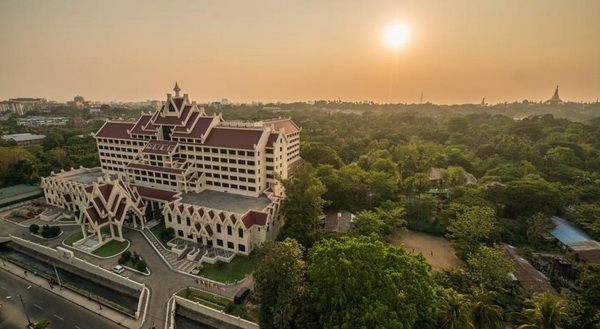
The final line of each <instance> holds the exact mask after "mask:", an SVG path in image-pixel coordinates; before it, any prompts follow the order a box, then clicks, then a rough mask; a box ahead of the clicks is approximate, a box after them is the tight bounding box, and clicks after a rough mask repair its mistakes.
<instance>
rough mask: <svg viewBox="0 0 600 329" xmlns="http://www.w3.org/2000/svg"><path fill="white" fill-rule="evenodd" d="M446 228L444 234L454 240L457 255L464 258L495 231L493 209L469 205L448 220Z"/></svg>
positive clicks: (495, 224)
mask: <svg viewBox="0 0 600 329" xmlns="http://www.w3.org/2000/svg"><path fill="white" fill-rule="evenodd" d="M447 230H448V233H447V234H446V236H447V237H449V238H450V239H452V240H454V245H455V247H456V250H457V251H458V255H459V256H460V257H461V258H463V259H464V258H466V257H467V256H468V255H469V254H471V253H473V252H475V251H476V250H477V248H478V247H479V245H480V244H481V242H484V241H486V240H488V239H489V238H490V236H491V235H492V233H494V232H495V231H497V223H496V216H495V211H494V209H492V208H488V207H481V206H474V207H470V208H469V209H468V210H466V211H464V212H463V213H462V214H459V215H457V219H456V220H454V221H452V222H450V224H449V225H448V227H447Z"/></svg>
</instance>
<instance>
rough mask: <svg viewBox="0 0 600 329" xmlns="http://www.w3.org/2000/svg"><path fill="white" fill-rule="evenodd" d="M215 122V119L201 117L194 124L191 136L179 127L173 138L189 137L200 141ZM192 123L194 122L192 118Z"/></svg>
mask: <svg viewBox="0 0 600 329" xmlns="http://www.w3.org/2000/svg"><path fill="white" fill-rule="evenodd" d="M194 114H196V113H194ZM213 120H214V117H200V118H198V120H197V121H196V123H195V124H194V127H193V128H192V130H191V131H190V133H189V134H188V133H187V131H186V130H185V128H183V127H181V128H179V127H178V128H176V129H175V131H174V132H173V135H172V136H173V137H189V138H198V139H199V138H200V137H201V136H202V135H203V134H205V133H206V131H207V130H208V127H210V124H211V123H212V122H213ZM190 121H192V118H190Z"/></svg>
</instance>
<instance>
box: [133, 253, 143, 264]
mask: <svg viewBox="0 0 600 329" xmlns="http://www.w3.org/2000/svg"><path fill="white" fill-rule="evenodd" d="M141 259H142V258H141V257H140V255H138V254H137V252H135V251H134V252H133V259H132V260H131V261H132V262H133V263H134V264H137V262H139V261H140V260H141Z"/></svg>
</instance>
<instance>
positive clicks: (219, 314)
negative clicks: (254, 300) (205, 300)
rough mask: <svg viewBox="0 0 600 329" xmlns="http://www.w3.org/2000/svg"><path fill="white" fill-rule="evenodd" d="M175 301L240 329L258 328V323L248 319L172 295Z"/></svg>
mask: <svg viewBox="0 0 600 329" xmlns="http://www.w3.org/2000/svg"><path fill="white" fill-rule="evenodd" d="M173 298H174V300H175V303H176V304H177V305H180V306H182V307H185V308H187V309H190V310H192V311H194V312H198V313H201V314H203V315H205V316H207V317H210V318H213V319H216V320H218V321H221V322H223V323H226V324H228V325H230V326H232V327H237V328H242V329H259V326H258V324H256V323H254V322H250V321H248V320H244V319H242V318H239V317H235V316H233V315H229V314H227V313H225V312H223V311H217V310H215V309H213V308H210V307H208V306H204V305H202V304H200V303H194V302H192V301H190V300H187V299H185V298H182V297H179V296H177V295H175V296H173Z"/></svg>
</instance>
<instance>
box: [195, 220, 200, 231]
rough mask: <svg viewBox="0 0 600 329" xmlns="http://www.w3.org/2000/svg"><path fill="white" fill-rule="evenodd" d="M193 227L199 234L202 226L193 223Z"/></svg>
mask: <svg viewBox="0 0 600 329" xmlns="http://www.w3.org/2000/svg"><path fill="white" fill-rule="evenodd" d="M194 227H195V228H196V232H200V230H201V229H202V225H200V223H198V222H196V223H194Z"/></svg>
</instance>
